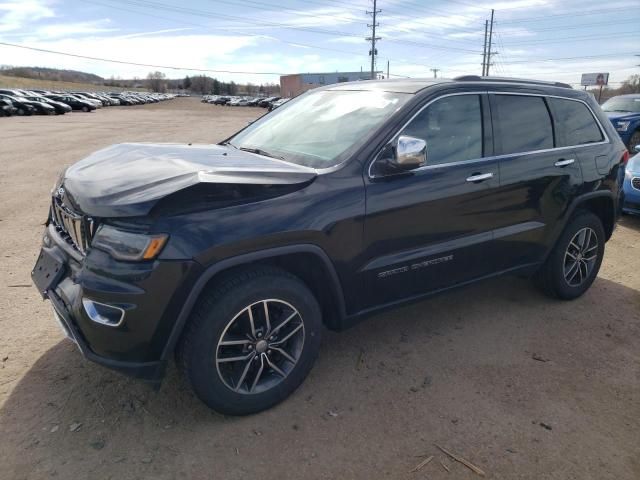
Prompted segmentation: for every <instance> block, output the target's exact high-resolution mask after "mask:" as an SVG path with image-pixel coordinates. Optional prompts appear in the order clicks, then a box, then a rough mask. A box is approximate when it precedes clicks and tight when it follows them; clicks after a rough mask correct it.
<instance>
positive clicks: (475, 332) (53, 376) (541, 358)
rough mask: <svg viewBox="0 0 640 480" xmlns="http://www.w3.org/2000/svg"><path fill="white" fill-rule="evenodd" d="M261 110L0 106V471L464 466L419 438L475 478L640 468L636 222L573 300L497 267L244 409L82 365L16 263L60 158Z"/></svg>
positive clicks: (202, 132) (392, 317)
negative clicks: (259, 409) (25, 112)
mask: <svg viewBox="0 0 640 480" xmlns="http://www.w3.org/2000/svg"><path fill="white" fill-rule="evenodd" d="M262 112H263V110H261V109H255V108H228V107H214V106H210V105H203V104H200V103H198V102H197V101H196V100H195V99H177V100H173V101H171V102H166V103H162V104H156V105H150V106H144V107H129V108H107V109H102V110H101V111H98V112H94V113H91V114H82V113H74V114H68V115H65V116H64V117H57V118H51V117H30V118H3V119H0V120H1V121H0V138H1V140H2V141H1V142H0V255H1V256H0V259H1V262H0V479H3V480H4V479H7V480H13V479H39V478H49V477H57V478H61V479H65V480H66V479H74V480H75V479H89V478H91V479H138V478H140V479H142V478H153V479H173V478H192V479H224V480H226V479H248V478H260V479H276V478H277V479H382V478H391V479H414V478H420V479H424V478H428V479H431V480H438V479H471V478H479V477H478V475H477V474H475V473H473V472H472V471H471V470H469V469H468V468H467V467H465V466H464V465H462V464H461V463H458V462H455V461H453V460H451V458H449V457H447V456H446V455H445V454H443V453H442V452H441V451H440V450H438V448H437V447H436V445H440V446H442V447H444V448H445V449H448V450H449V451H451V452H453V453H455V454H457V455H460V456H462V457H464V458H465V459H467V460H469V461H470V462H472V463H473V464H474V465H477V466H478V467H480V468H481V469H482V470H484V471H485V472H486V477H487V478H494V479H562V480H567V479H579V480H587V479H597V480H603V479H612V480H613V479H615V480H633V479H638V478H640V293H639V290H640V274H639V273H638V272H640V247H639V245H640V242H639V239H640V219H633V218H628V217H626V218H624V219H623V220H622V222H621V223H620V225H619V227H618V229H617V231H616V232H615V234H614V236H613V239H612V240H611V241H610V242H609V243H608V244H607V250H606V255H605V260H604V263H603V266H602V270H601V272H600V276H599V278H598V279H597V280H596V282H595V284H594V285H593V287H592V288H591V289H590V290H589V292H588V293H587V294H586V295H585V296H584V297H582V298H581V299H579V300H576V301H574V302H559V301H552V300H549V299H547V298H546V297H544V296H542V295H541V294H540V293H538V292H537V291H536V290H535V289H534V288H533V287H532V286H530V284H529V283H528V282H527V281H525V280H520V279H513V278H504V279H498V280H495V281H490V282H487V283H483V284H479V285H476V286H474V287H471V288H467V289H464V290H459V291H455V292H452V293H449V294H446V295H443V296H439V297H436V298H433V299H430V300H428V301H425V302H422V303H419V304H414V305H411V306H407V307H404V308H401V309H399V310H397V311H395V312H390V313H386V314H383V315H378V316H376V317H374V318H371V319H369V320H367V321H365V322H363V323H361V324H359V325H358V326H356V327H354V328H352V329H350V330H348V331H346V332H342V333H339V334H336V333H331V332H327V333H326V335H325V337H324V340H323V346H322V350H321V353H320V358H319V361H318V363H317V365H316V367H315V368H314V370H313V371H312V373H311V375H310V377H309V378H308V379H307V381H306V382H305V383H304V384H303V386H302V387H301V388H300V389H299V390H298V391H297V392H296V393H295V394H294V395H293V396H292V397H291V398H290V399H289V400H287V401H286V402H284V403H283V404H281V405H279V406H277V407H276V408H274V409H272V410H270V411H267V412H264V413H261V414H258V415H254V416H251V417H244V418H229V417H223V416H220V415H218V414H215V413H213V412H211V411H209V410H208V409H207V408H206V407H204V406H203V405H202V404H201V403H200V402H199V401H198V400H197V399H196V398H195V397H194V395H193V394H192V393H191V392H190V390H189V389H188V387H187V385H186V383H185V381H184V379H183V378H182V377H181V376H180V374H179V373H178V372H177V371H176V369H175V367H173V366H172V367H171V368H170V371H169V375H168V378H167V379H166V381H165V382H164V383H163V385H162V388H161V389H160V391H159V392H155V391H152V390H150V389H149V388H148V387H147V386H145V385H144V384H142V383H140V382H138V381H135V380H130V379H127V378H125V377H123V376H121V375H119V374H117V373H113V372H111V371H108V370H106V369H104V368H102V367H99V366H97V365H94V364H92V363H89V362H88V361H85V360H83V358H82V357H81V356H80V354H79V352H78V351H77V348H76V347H75V346H74V345H73V344H72V343H71V342H69V341H67V340H63V337H62V334H61V333H60V331H59V329H58V327H57V325H56V324H55V322H54V320H53V315H52V312H51V308H50V305H49V304H48V302H43V301H42V300H41V299H40V297H39V295H38V293H37V292H36V290H35V288H33V287H32V286H31V282H30V277H29V272H30V269H31V267H32V265H33V263H34V261H35V258H36V255H37V253H38V248H39V243H40V236H41V232H42V226H41V224H42V222H43V221H44V220H45V217H46V214H47V206H48V203H49V191H50V189H51V187H52V185H53V183H54V181H55V179H56V176H57V174H58V173H59V172H60V170H61V169H62V167H63V166H65V165H68V164H71V163H73V162H75V161H76V160H79V159H81V158H82V157H84V156H85V155H87V154H89V153H90V152H91V151H93V150H96V149H98V148H101V147H104V146H107V145H109V144H112V143H118V142H128V141H143V142H144V141H148V142H172V141H176V142H201V143H202V142H212V141H217V140H220V139H222V138H224V137H225V136H227V135H228V134H230V133H232V132H233V131H234V130H235V129H237V128H238V127H240V126H242V125H244V124H245V122H246V121H248V120H250V119H252V118H254V117H255V116H256V115H258V114H261V113H262ZM431 455H433V456H434V459H433V461H431V462H430V463H429V464H427V465H426V466H425V467H424V468H422V469H421V470H419V471H417V472H411V470H412V469H413V468H414V467H415V466H416V465H417V464H419V463H420V462H421V461H422V460H423V459H425V458H426V457H427V456H431ZM448 470H450V472H449V471H448Z"/></svg>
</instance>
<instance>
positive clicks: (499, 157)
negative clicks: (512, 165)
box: [367, 91, 611, 180]
mask: <svg viewBox="0 0 640 480" xmlns="http://www.w3.org/2000/svg"><path fill="white" fill-rule="evenodd" d="M459 95H519V96H521V97H543V98H559V99H560V100H571V101H573V102H580V103H582V104H584V105H585V106H586V107H587V108H588V109H589V112H591V115H592V116H593V118H594V119H595V121H596V123H597V125H598V128H599V129H600V133H602V136H603V137H604V140H603V141H601V142H593V143H583V144H580V145H570V146H566V147H554V148H544V149H541V150H530V151H528V152H517V153H505V154H501V155H492V156H490V157H482V158H473V159H470V160H460V161H457V162H448V163H439V164H436V165H425V166H424V167H420V168H416V169H414V170H409V171H408V172H422V171H425V170H432V169H437V168H444V167H453V166H460V165H466V164H472V163H480V162H489V161H492V160H504V159H507V158H510V157H519V156H522V155H536V154H539V153H548V152H556V151H557V152H562V151H564V150H569V149H573V148H584V147H593V146H596V145H605V144H608V143H611V141H610V139H609V135H607V132H606V130H605V129H604V128H603V126H602V123H600V119H599V118H598V116H597V115H596V114H595V113H594V112H593V109H592V108H591V106H590V105H589V104H588V103H587V102H585V101H584V100H580V99H578V98H570V97H563V96H560V95H545V94H541V93H521V92H498V91H475V92H456V93H447V94H445V95H440V96H439V97H436V98H433V99H431V100H429V101H428V102H427V103H426V104H424V105H423V106H422V107H421V108H420V110H418V111H417V112H416V113H415V114H414V115H412V116H411V118H410V119H409V120H408V121H407V122H406V123H405V124H404V125H402V127H401V128H400V129H399V130H398V131H397V132H396V134H395V135H394V136H393V137H391V140H390V141H389V143H391V142H393V141H394V140H395V139H396V138H397V137H398V136H399V135H400V134H401V133H402V131H403V130H404V129H405V128H406V127H407V125H409V123H411V122H412V121H413V119H414V118H416V117H417V116H418V115H420V113H422V111H423V110H424V109H425V108H427V107H428V106H429V105H431V104H433V103H434V102H436V101H438V100H440V99H441V98H447V97H455V96H459ZM383 148H384V147H383ZM383 148H382V149H380V152H382V150H383ZM380 152H378V153H377V154H376V156H375V157H374V159H373V160H372V161H371V162H370V163H369V168H368V169H367V174H368V176H369V179H371V180H373V179H376V178H385V177H392V176H394V175H378V176H376V175H373V174H372V173H371V168H372V167H373V164H374V163H376V161H377V160H378V156H379V155H380ZM427 161H428V160H427ZM405 173H407V172H405Z"/></svg>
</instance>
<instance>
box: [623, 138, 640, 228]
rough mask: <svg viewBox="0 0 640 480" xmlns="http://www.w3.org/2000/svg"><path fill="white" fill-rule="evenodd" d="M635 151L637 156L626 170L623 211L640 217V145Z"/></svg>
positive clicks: (630, 161)
mask: <svg viewBox="0 0 640 480" xmlns="http://www.w3.org/2000/svg"><path fill="white" fill-rule="evenodd" d="M634 150H635V152H634V153H635V155H634V156H633V157H631V159H630V160H629V162H628V163H627V168H626V169H625V176H624V203H623V205H622V211H623V212H624V213H631V214H634V215H640V145H636V146H635V148H634Z"/></svg>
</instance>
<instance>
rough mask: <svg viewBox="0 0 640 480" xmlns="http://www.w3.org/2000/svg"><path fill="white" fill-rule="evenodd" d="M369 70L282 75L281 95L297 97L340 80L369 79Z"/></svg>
mask: <svg viewBox="0 0 640 480" xmlns="http://www.w3.org/2000/svg"><path fill="white" fill-rule="evenodd" d="M370 78H371V74H370V73H369V72H331V73H296V74H293V75H282V76H281V77H280V95H282V96H283V97H289V98H290V97H295V96H296V95H300V94H301V93H303V92H306V91H307V90H311V89H312V88H317V87H322V86H324V85H331V84H332V83H340V82H355V81H357V80H369V79H370Z"/></svg>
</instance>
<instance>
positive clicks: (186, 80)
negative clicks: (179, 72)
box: [182, 75, 191, 90]
mask: <svg viewBox="0 0 640 480" xmlns="http://www.w3.org/2000/svg"><path fill="white" fill-rule="evenodd" d="M182 86H183V87H184V89H185V90H189V89H190V88H191V79H190V78H189V75H187V76H186V77H184V82H182Z"/></svg>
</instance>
